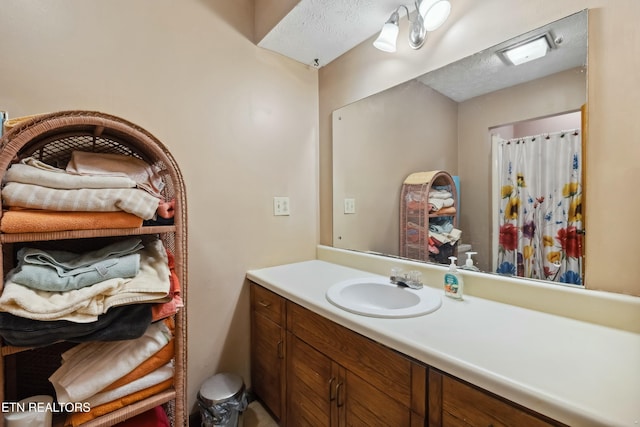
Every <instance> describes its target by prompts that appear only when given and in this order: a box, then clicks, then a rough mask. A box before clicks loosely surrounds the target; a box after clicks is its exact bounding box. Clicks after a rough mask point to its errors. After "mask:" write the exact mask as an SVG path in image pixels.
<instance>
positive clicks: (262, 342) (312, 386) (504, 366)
mask: <svg viewBox="0 0 640 427" xmlns="http://www.w3.org/2000/svg"><path fill="white" fill-rule="evenodd" d="M247 277H248V279H249V280H250V286H251V307H252V309H251V316H252V319H251V325H252V338H251V339H252V388H253V390H254V392H255V393H256V395H257V396H258V397H259V398H260V399H261V400H262V401H263V403H264V404H265V406H267V407H268V408H269V410H270V411H271V412H272V414H273V415H274V416H275V417H276V418H278V420H279V423H280V425H289V426H294V425H303V424H306V425H353V424H359V425H384V426H389V425H397V426H411V427H413V426H425V425H429V426H438V425H443V426H448V425H494V426H495V425H534V426H535V425H580V426H590V425H609V426H613V425H634V422H635V421H636V420H640V409H638V408H637V407H636V406H637V405H636V404H635V403H636V402H638V401H639V399H640V386H638V381H635V380H633V378H635V379H637V378H639V376H638V375H639V374H640V368H639V367H638V363H637V361H638V360H640V336H639V335H638V334H637V333H634V332H629V331H622V330H618V329H614V328H608V327H602V326H600V325H596V324H592V323H588V322H582V321H577V320H573V319H568V318H563V317H560V316H557V315H551V314H546V313H543V312H539V311H534V310H530V309H525V308H520V307H516V306H512V305H508V304H503V303H498V302H495V301H491V300H488V299H483V298H478V297H474V296H465V300H464V301H461V302H458V301H454V300H450V299H448V298H445V297H442V299H443V300H442V306H441V307H440V308H439V309H437V310H436V311H434V312H431V313H429V314H426V315H423V316H418V317H408V318H380V317H369V316H363V315H360V314H354V313H351V312H349V311H345V310H343V309H341V308H339V307H337V306H335V305H333V304H331V303H330V302H329V301H328V300H327V298H326V292H327V290H328V289H329V288H330V287H331V286H332V285H333V284H335V283H338V282H341V281H345V280H350V279H356V278H372V279H374V278H375V279H380V278H381V277H383V276H380V275H376V274H373V273H370V272H367V271H363V270H358V269H354V268H350V267H346V266H342V265H338V264H334V263H330V262H326V261H321V260H313V261H306V262H300V263H295V264H289V265H283V266H277V267H271V268H265V269H260V270H253V271H250V272H249V273H248V275H247ZM345 423H346V424H345Z"/></svg>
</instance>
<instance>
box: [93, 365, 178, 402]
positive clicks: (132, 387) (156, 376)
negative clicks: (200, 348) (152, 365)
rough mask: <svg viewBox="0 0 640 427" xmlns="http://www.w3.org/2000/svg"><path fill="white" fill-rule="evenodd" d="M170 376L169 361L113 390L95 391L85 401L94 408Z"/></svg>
mask: <svg viewBox="0 0 640 427" xmlns="http://www.w3.org/2000/svg"><path fill="white" fill-rule="evenodd" d="M172 377H173V363H172V362H169V363H167V364H166V365H164V366H161V367H160V368H158V369H156V370H155V371H152V372H150V373H148V374H147V375H145V376H144V377H141V378H138V379H137V380H135V381H131V382H130V383H128V384H125V385H122V386H120V387H118V388H114V389H113V390H109V391H103V392H100V393H97V394H95V395H93V396H92V397H90V398H88V399H87V400H86V402H87V403H89V405H91V407H92V408H94V407H96V406H98V405H102V404H105V403H108V402H113V401H114V400H116V399H120V398H121V397H124V396H128V395H130V394H133V393H137V392H139V391H140V390H144V389H145V388H149V387H153V386H154V385H157V384H160V383H161V382H163V381H166V380H168V379H169V378H172Z"/></svg>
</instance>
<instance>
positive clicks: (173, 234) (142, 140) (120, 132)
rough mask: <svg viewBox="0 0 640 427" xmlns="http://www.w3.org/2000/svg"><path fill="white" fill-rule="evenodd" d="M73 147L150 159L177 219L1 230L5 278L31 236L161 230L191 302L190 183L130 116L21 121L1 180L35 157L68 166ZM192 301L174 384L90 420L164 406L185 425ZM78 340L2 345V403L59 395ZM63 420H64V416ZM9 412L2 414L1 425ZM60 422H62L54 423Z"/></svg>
mask: <svg viewBox="0 0 640 427" xmlns="http://www.w3.org/2000/svg"><path fill="white" fill-rule="evenodd" d="M74 150H81V151H91V152H99V153H116V154H125V155H128V156H133V157H136V158H139V159H142V160H144V161H145V162H147V163H148V164H150V165H151V166H152V167H153V168H154V169H155V170H156V171H158V173H159V174H160V176H161V177H162V180H163V181H164V184H165V185H164V189H163V190H162V191H163V194H162V196H163V198H164V199H165V200H170V199H175V200H176V205H175V217H174V221H173V225H160V226H149V227H139V228H122V229H98V230H68V231H56V232H38V233H16V234H0V247H1V249H2V250H1V251H0V257H1V262H0V266H1V268H2V278H3V281H2V283H3V284H4V279H5V277H6V274H7V272H8V271H9V270H10V269H11V268H13V267H14V266H15V265H14V264H15V254H16V251H17V250H18V249H19V248H20V247H21V246H23V245H24V244H25V243H27V242H29V244H30V245H37V246H39V247H43V248H55V249H64V250H75V251H80V250H84V249H93V248H96V247H100V246H101V245H104V244H105V243H108V242H112V241H114V240H117V239H120V238H122V237H125V236H133V235H141V236H150V235H153V236H157V237H158V238H159V239H160V240H161V241H162V243H163V245H164V247H165V248H166V249H167V251H169V252H170V253H171V254H173V257H174V260H175V273H176V275H177V277H178V280H179V282H180V287H181V297H182V299H183V301H185V303H186V300H187V226H186V224H187V219H186V212H187V210H186V194H185V185H184V181H183V179H182V175H181V172H180V169H179V167H178V165H177V163H176V162H175V160H174V158H173V157H172V155H171V154H170V153H169V151H168V150H167V148H166V147H165V146H164V145H163V144H162V143H161V142H160V141H159V140H158V139H156V138H155V137H154V136H153V135H151V134H150V133H149V132H147V131H145V130H144V129H142V128H140V127H138V126H136V125H134V124H133V123H131V122H128V121H126V120H123V119H121V118H119V117H115V116H112V115H108V114H104V113H99V112H94V111H63V112H58V113H51V114H44V115H40V116H34V117H31V118H29V119H27V120H25V121H23V122H20V123H18V124H17V125H16V126H15V127H13V128H11V129H10V130H9V131H8V132H7V133H5V135H4V136H3V137H2V138H1V139H0V179H2V178H3V176H4V174H5V172H6V170H7V169H8V168H9V166H10V165H11V163H13V162H15V161H16V160H17V159H21V158H24V157H28V156H32V157H35V158H36V159H38V160H40V161H42V162H45V163H47V164H50V165H53V166H56V167H64V165H66V163H67V162H68V160H69V158H70V156H71V152H72V151H74ZM186 319H187V316H186V304H185V307H183V308H181V309H179V310H178V312H177V313H176V314H175V315H174V323H175V331H174V338H175V354H174V358H173V361H174V367H175V373H174V378H173V386H172V387H171V388H170V389H169V390H166V391H163V392H160V393H157V394H155V395H153V396H151V397H149V398H147V399H144V400H142V401H139V402H136V403H134V404H132V405H129V406H126V407H124V408H121V409H118V410H116V411H113V412H110V413H108V414H106V415H103V416H101V417H99V418H96V419H94V420H92V421H89V422H87V423H85V424H83V425H84V426H110V425H114V424H116V423H118V422H121V421H124V420H126V419H128V418H131V417H133V416H134V415H137V414H140V413H142V412H144V411H146V410H149V409H151V408H153V407H155V406H158V405H163V406H164V408H165V410H166V412H167V414H168V415H169V418H170V419H171V422H172V425H173V426H186V425H187V424H188V423H187V411H186V393H185V390H186V363H187V355H186V348H187V337H186ZM73 345H74V344H72V343H67V342H59V343H56V344H53V345H50V346H46V347H39V348H35V349H29V348H22V347H14V346H9V345H5V344H4V343H3V344H2V345H1V347H0V401H5V400H7V401H17V400H20V399H22V398H25V397H28V396H32V395H37V394H49V395H54V392H53V387H52V386H51V384H50V383H49V381H48V377H49V376H50V375H51V373H53V372H54V371H55V370H56V369H57V368H58V367H59V366H60V354H61V353H62V352H63V351H65V350H67V349H69V348H71V347H72V346H73ZM58 421H59V420H58ZM3 424H4V417H0V426H2V425H3ZM54 424H57V423H54Z"/></svg>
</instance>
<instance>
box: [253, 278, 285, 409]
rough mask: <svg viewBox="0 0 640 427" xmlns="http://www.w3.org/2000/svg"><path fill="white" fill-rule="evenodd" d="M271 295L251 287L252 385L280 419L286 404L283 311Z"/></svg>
mask: <svg viewBox="0 0 640 427" xmlns="http://www.w3.org/2000/svg"><path fill="white" fill-rule="evenodd" d="M274 295H275V294H272V293H271V292H269V291H267V290H266V289H264V288H261V287H259V286H257V285H252V286H251V302H252V304H251V305H252V310H251V384H252V388H253V391H254V392H255V394H256V395H257V396H258V397H259V398H260V400H261V401H262V402H263V403H264V404H265V406H266V407H267V408H268V409H269V411H271V413H272V414H273V415H274V416H275V417H276V418H278V419H279V420H281V419H282V417H283V415H284V405H285V401H284V393H285V368H286V366H285V361H284V356H285V337H286V332H285V330H284V327H283V326H282V323H283V322H280V320H282V319H281V318H280V316H282V318H284V314H283V312H282V311H281V310H280V304H279V300H278V299H277V298H276V299H274V298H273V296H274ZM278 298H280V297H278ZM283 304H284V302H283ZM274 319H276V320H277V321H274Z"/></svg>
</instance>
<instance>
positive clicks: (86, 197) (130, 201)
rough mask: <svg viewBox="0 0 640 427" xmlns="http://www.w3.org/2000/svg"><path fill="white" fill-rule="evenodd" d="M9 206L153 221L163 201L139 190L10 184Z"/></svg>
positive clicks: (5, 200)
mask: <svg viewBox="0 0 640 427" xmlns="http://www.w3.org/2000/svg"><path fill="white" fill-rule="evenodd" d="M2 199H3V203H4V204H5V205H6V206H17V207H21V208H29V209H48V210H52V211H72V212H115V211H125V212H129V213H132V214H134V215H137V216H139V217H140V218H142V219H150V218H153V216H154V215H155V212H156V209H157V208H158V203H159V202H160V199H158V198H156V197H153V196H152V195H150V194H149V193H147V192H146V191H143V190H139V189H137V188H103V189H95V188H82V189H78V190H58V189H55V188H47V187H42V186H40V185H32V184H22V183H20V182H8V183H7V184H6V185H5V186H4V188H3V189H2Z"/></svg>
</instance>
